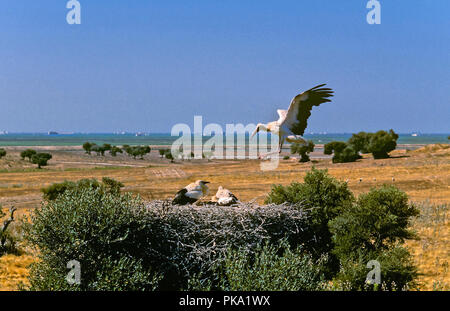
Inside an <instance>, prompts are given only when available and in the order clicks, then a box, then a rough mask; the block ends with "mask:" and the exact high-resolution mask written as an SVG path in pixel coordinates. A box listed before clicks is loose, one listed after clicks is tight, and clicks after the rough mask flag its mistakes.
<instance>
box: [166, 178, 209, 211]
mask: <svg viewBox="0 0 450 311" xmlns="http://www.w3.org/2000/svg"><path fill="white" fill-rule="evenodd" d="M206 184H209V181H203V180H197V181H196V182H193V183H191V184H189V185H187V186H186V187H184V188H183V189H181V190H180V191H178V192H177V194H176V195H175V198H174V199H173V200H172V204H179V205H185V204H192V203H194V202H196V201H198V200H199V199H201V198H202V197H204V196H205V195H208V193H209V188H208V186H207V185H206Z"/></svg>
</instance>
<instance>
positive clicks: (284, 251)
mask: <svg viewBox="0 0 450 311" xmlns="http://www.w3.org/2000/svg"><path fill="white" fill-rule="evenodd" d="M324 260H325V259H321V260H319V261H314V260H313V259H312V257H311V256H310V255H309V254H307V253H305V252H303V251H302V249H301V247H298V248H296V249H295V250H291V248H290V246H289V244H288V243H287V241H286V240H282V241H281V242H280V244H279V245H269V244H267V243H266V244H265V245H264V246H263V247H261V246H258V248H257V249H256V250H255V252H254V253H252V254H248V253H246V252H245V251H243V250H233V249H229V250H228V252H227V254H226V258H225V261H224V262H223V264H222V265H220V266H217V267H214V268H213V273H212V274H213V275H215V277H216V278H219V280H220V281H219V284H220V285H219V289H220V290H225V291H299V290H308V291H312V290H321V289H322V288H323V281H324V275H323V273H322V271H321V266H322V264H323V261H324ZM189 283H190V289H191V290H210V289H212V288H213V286H212V284H211V282H210V281H209V280H208V281H207V282H203V283H202V282H201V281H199V279H197V278H191V279H190V280H189Z"/></svg>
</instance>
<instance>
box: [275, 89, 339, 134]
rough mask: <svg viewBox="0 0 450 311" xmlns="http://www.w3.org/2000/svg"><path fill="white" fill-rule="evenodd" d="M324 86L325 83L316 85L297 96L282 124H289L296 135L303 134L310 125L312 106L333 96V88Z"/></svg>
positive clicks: (327, 100)
mask: <svg viewBox="0 0 450 311" xmlns="http://www.w3.org/2000/svg"><path fill="white" fill-rule="evenodd" d="M323 86H325V84H321V85H318V86H315V87H313V88H312V89H309V90H307V91H305V92H303V93H301V94H298V95H297V96H295V97H294V98H293V99H292V101H291V104H290V106H289V109H288V110H287V114H286V118H285V120H284V121H283V122H282V124H281V125H285V126H287V127H288V128H289V129H290V130H291V131H292V133H294V134H296V135H303V134H304V133H305V129H306V126H307V125H308V122H307V121H308V118H309V117H310V116H311V110H312V107H313V106H319V105H320V104H322V103H326V102H330V101H331V100H330V99H328V98H329V97H332V96H333V90H332V89H330V88H324V87H323Z"/></svg>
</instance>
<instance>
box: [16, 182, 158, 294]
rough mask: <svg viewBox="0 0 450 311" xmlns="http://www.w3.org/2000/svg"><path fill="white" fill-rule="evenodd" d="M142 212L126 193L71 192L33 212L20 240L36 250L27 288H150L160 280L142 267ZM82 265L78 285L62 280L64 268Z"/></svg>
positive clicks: (143, 225)
mask: <svg viewBox="0 0 450 311" xmlns="http://www.w3.org/2000/svg"><path fill="white" fill-rule="evenodd" d="M144 214H145V209H143V208H142V203H141V202H140V201H139V200H138V199H135V198H132V197H131V196H130V195H124V196H121V195H112V194H108V193H104V192H102V191H100V189H91V188H88V189H74V190H70V191H66V192H64V193H63V194H62V195H60V196H58V197H57V198H56V200H53V201H49V202H47V203H45V204H43V205H42V206H41V207H39V208H37V209H35V211H34V212H33V214H32V216H31V221H32V222H31V224H28V225H27V223H26V222H25V223H24V226H25V237H26V239H27V240H28V241H29V242H31V244H32V245H34V246H35V247H37V248H38V249H39V253H38V254H39V255H38V256H39V261H38V262H37V263H35V264H33V268H32V269H31V271H30V277H29V281H30V287H29V288H28V289H30V290H151V289H154V288H155V287H156V285H157V284H155V282H157V281H158V279H159V276H158V274H156V273H152V272H151V269H150V268H149V267H148V266H147V267H144V266H143V264H142V260H141V255H140V253H139V251H140V250H142V245H143V244H146V243H147V239H146V237H147V236H148V234H149V232H148V230H146V229H145V228H146V222H145V217H144ZM71 260H77V261H79V262H80V264H81V284H80V285H69V284H68V283H67V282H66V275H67V273H68V270H67V269H66V265H67V263H68V262H69V261H71Z"/></svg>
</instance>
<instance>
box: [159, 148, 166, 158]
mask: <svg viewBox="0 0 450 311" xmlns="http://www.w3.org/2000/svg"><path fill="white" fill-rule="evenodd" d="M167 151H169V149H159V150H158V152H159V155H160V156H161V158H162V157H164V155H165V154H166V152H167Z"/></svg>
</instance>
